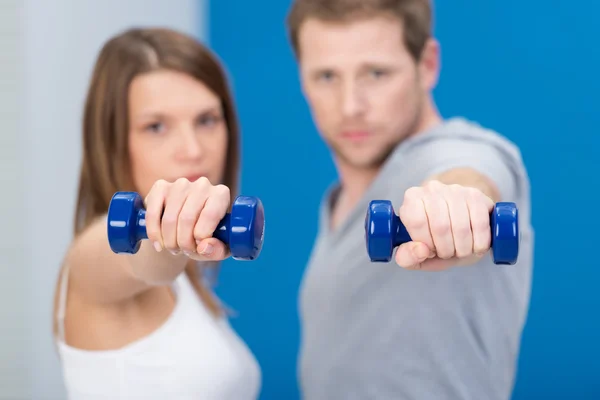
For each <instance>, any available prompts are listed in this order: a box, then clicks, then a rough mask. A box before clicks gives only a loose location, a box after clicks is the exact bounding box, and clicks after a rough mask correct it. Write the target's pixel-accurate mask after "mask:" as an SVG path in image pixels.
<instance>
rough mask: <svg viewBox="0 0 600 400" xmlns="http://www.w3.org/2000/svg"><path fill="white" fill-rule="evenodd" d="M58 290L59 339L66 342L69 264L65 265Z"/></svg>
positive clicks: (57, 322) (57, 316) (57, 323)
mask: <svg viewBox="0 0 600 400" xmlns="http://www.w3.org/2000/svg"><path fill="white" fill-rule="evenodd" d="M60 275H61V276H60V284H59V289H58V304H57V310H56V325H57V328H58V339H59V340H60V341H62V342H64V341H65V314H66V308H67V290H68V285H69V264H65V265H64V267H63V270H62V272H61V274H60Z"/></svg>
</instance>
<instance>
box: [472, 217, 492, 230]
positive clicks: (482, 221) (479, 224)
mask: <svg viewBox="0 0 600 400" xmlns="http://www.w3.org/2000/svg"><path fill="white" fill-rule="evenodd" d="M471 224H472V225H473V230H474V231H477V232H483V233H486V232H487V231H488V230H489V229H490V221H489V220H488V219H487V218H476V219H474V220H472V221H471Z"/></svg>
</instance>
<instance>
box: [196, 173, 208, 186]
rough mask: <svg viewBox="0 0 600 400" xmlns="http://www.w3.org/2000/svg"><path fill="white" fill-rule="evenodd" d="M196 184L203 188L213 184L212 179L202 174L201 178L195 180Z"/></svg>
mask: <svg viewBox="0 0 600 400" xmlns="http://www.w3.org/2000/svg"><path fill="white" fill-rule="evenodd" d="M194 184H195V185H196V186H198V187H201V188H205V187H208V186H211V183H210V180H209V179H208V178H207V177H205V176H201V177H200V178H198V179H197V180H196V181H195V182H194Z"/></svg>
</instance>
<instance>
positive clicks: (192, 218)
mask: <svg viewBox="0 0 600 400" xmlns="http://www.w3.org/2000/svg"><path fill="white" fill-rule="evenodd" d="M195 223H196V215H195V214H194V213H192V212H182V213H181V215H180V216H179V224H180V225H181V226H182V227H191V226H194V224H195Z"/></svg>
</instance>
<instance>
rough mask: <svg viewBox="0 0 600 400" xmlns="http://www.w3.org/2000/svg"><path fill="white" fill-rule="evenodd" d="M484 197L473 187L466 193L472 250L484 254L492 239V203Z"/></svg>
mask: <svg viewBox="0 0 600 400" xmlns="http://www.w3.org/2000/svg"><path fill="white" fill-rule="evenodd" d="M486 197H487V196H485V195H483V194H482V193H480V192H479V191H477V190H475V189H473V190H469V192H468V195H467V207H468V209H469V218H470V220H471V231H472V232H473V252H474V253H475V254H477V255H483V254H485V253H486V252H487V251H488V250H489V249H490V245H491V240H492V232H491V227H490V211H491V209H492V207H493V205H494V204H493V201H492V200H491V199H489V198H488V200H489V201H488V200H486ZM490 202H491V207H490Z"/></svg>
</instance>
